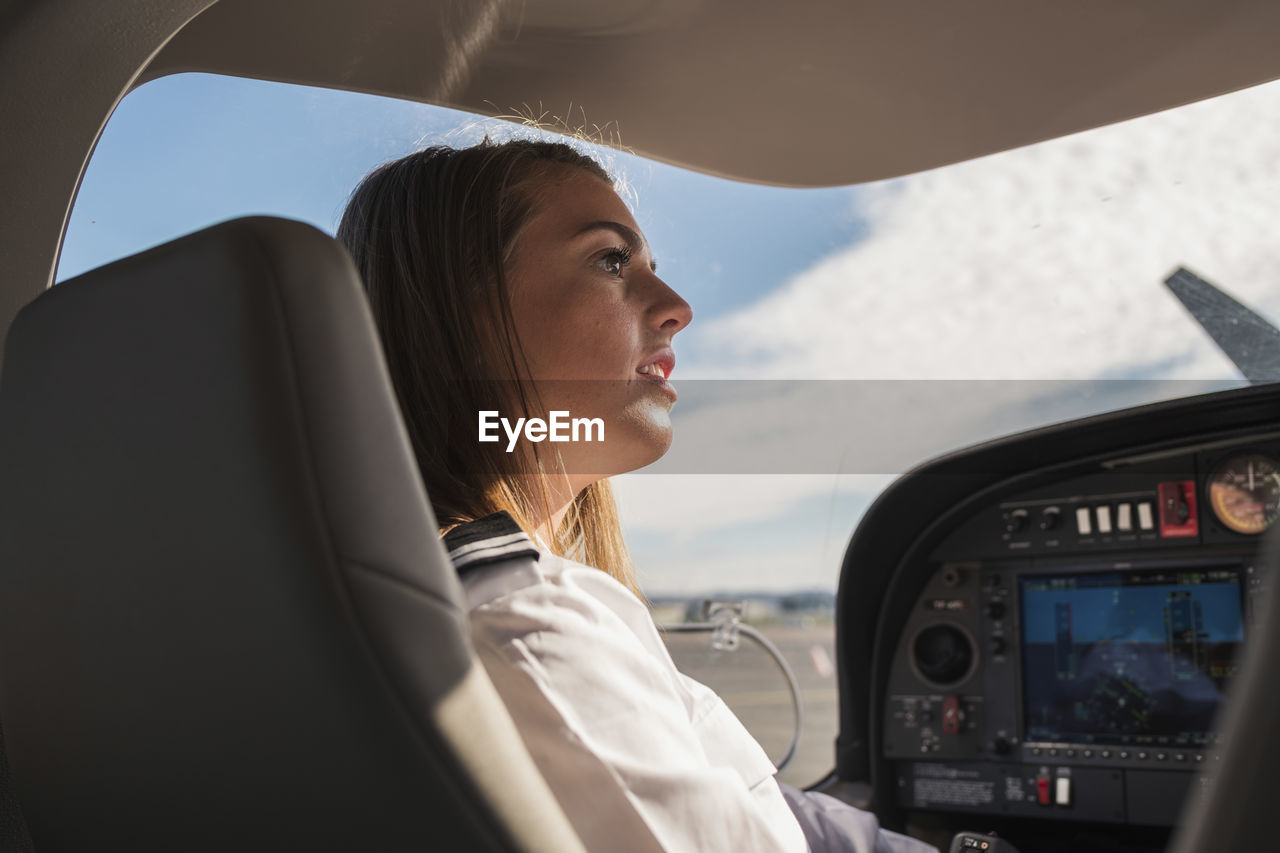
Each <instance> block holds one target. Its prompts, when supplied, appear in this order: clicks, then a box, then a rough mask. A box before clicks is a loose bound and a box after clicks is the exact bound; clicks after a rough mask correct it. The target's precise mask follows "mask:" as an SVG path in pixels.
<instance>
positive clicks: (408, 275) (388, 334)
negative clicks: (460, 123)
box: [337, 139, 639, 594]
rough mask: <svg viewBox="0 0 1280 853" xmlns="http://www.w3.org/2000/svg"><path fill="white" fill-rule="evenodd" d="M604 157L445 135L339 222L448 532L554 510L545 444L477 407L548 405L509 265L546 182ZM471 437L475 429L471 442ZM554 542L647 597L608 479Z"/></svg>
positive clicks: (582, 500)
mask: <svg viewBox="0 0 1280 853" xmlns="http://www.w3.org/2000/svg"><path fill="white" fill-rule="evenodd" d="M566 168H569V169H581V170H583V171H586V172H589V173H590V174H592V175H595V176H596V177H598V178H600V179H601V180H603V181H605V182H606V183H609V184H611V185H612V183H613V179H612V178H611V177H610V175H609V174H608V172H606V171H605V170H604V169H603V168H602V167H601V166H600V164H599V163H597V162H596V161H595V160H593V159H591V158H590V157H588V156H587V155H585V154H582V153H581V152H579V151H577V150H575V149H574V148H573V147H571V146H569V145H566V144H564V143H559V142H549V141H542V140H524V139H520V140H512V141H509V142H503V143H493V142H490V141H489V140H488V139H486V140H484V141H483V142H481V143H480V144H479V145H475V146H472V147H469V148H450V147H447V146H435V147H432V148H426V149H424V150H421V151H416V152H414V153H412V154H410V155H408V156H407V157H403V158H401V159H399V160H394V161H392V162H390V163H386V164H384V165H382V166H380V167H378V168H377V169H375V170H374V171H373V172H371V173H369V174H368V175H367V176H365V178H364V179H363V180H362V181H361V182H360V184H359V186H357V187H356V188H355V190H354V191H353V192H352V194H351V198H350V200H349V201H348V202H347V206H346V209H345V211H344V212H343V215H342V220H341V222H340V223H339V225H338V233H337V236H338V239H339V240H340V241H341V242H342V243H343V244H344V245H346V247H347V250H348V251H349V252H350V253H351V257H352V259H353V260H354V261H355V264H356V268H357V270H359V272H360V275H361V278H362V280H363V281H364V286H365V291H366V293H367V294H368V297H369V306H370V308H371V309H372V312H373V318H374V322H375V323H376V324H377V327H378V332H379V334H380V335H381V338H382V346H383V349H384V352H385V354H386V359H387V365H388V368H389V370H390V372H391V380H392V384H393V385H394V386H395V391H396V396H397V398H398V400H399V403H400V411H401V414H402V416H403V418H404V422H405V425H406V427H407V428H408V432H409V437H410V440H411V441H412V443H413V449H414V453H415V454H416V456H417V460H418V469H419V472H420V473H421V476H422V479H423V482H424V483H425V485H426V489H427V494H428V496H429V498H430V500H431V506H432V508H433V509H434V510H435V514H436V519H437V521H438V522H439V524H440V529H441V532H442V533H443V532H444V531H446V530H448V529H449V528H451V527H453V526H456V525H458V524H461V523H463V522H467V521H473V520H475V519H477V518H481V517H483V516H485V515H489V514H491V513H494V512H498V511H500V510H506V511H507V512H509V513H510V514H511V516H512V518H514V519H515V521H516V523H517V524H519V525H520V526H521V527H522V528H523V529H524V530H525V531H526V532H530V533H532V532H533V523H532V519H534V518H539V517H540V518H548V517H550V513H549V510H550V506H549V504H550V500H549V497H548V492H547V487H546V481H545V479H544V478H543V477H530V476H528V474H529V473H530V471H531V470H532V471H539V470H542V460H541V458H540V456H539V451H538V446H537V445H532V446H531V447H530V448H529V449H528V452H527V453H525V454H523V455H522V454H511V453H506V452H504V449H503V448H501V447H500V446H499V445H498V444H482V443H479V442H477V441H476V440H475V437H476V432H475V430H476V417H477V413H478V412H480V411H485V410H490V411H492V410H499V411H502V410H507V407H508V406H509V405H512V404H514V405H516V406H518V408H519V409H520V411H522V412H523V413H527V414H534V413H537V412H540V411H541V410H542V406H541V405H540V403H539V401H538V400H537V393H536V389H535V388H533V387H531V386H530V385H529V384H528V383H525V382H520V381H516V382H505V383H504V382H493V381H487V380H488V379H490V378H492V377H494V376H503V377H512V378H518V377H521V376H527V375H528V374H527V370H525V369H524V368H525V367H526V365H525V363H524V356H523V352H522V351H521V348H520V345H519V341H518V339H517V337H516V334H515V327H514V323H513V320H512V316H511V309H510V298H509V295H510V289H509V286H508V282H507V277H506V267H507V265H508V262H509V261H510V259H511V255H512V252H513V250H514V247H515V242H516V238H517V237H518V236H519V234H520V231H521V229H522V228H523V227H524V225H525V224H526V223H527V222H528V221H529V219H530V218H531V216H532V215H533V213H534V211H535V209H536V205H537V196H538V193H537V190H538V187H539V185H540V184H541V182H543V181H544V180H546V179H547V177H548V176H549V175H551V174H552V173H553V172H554V171H555V170H557V169H566ZM463 437H466V438H465V440H460V439H463ZM547 545H548V546H549V547H550V548H551V549H552V550H553V551H554V552H555V553H558V554H561V555H562V556H566V557H570V558H572V559H576V560H579V561H581V562H583V563H586V564H587V565H591V566H595V567H596V568H599V569H601V570H603V571H605V572H607V573H608V574H609V575H611V576H612V577H614V578H615V579H617V580H618V581H620V582H621V583H623V584H624V585H626V586H627V587H629V588H630V589H631V590H632V591H634V592H636V593H637V594H639V590H638V588H637V586H636V583H635V576H634V571H633V569H632V564H631V559H630V557H629V555H628V553H627V548H626V544H625V543H624V541H623V538H622V529H621V526H620V524H619V522H618V512H617V504H616V502H615V501H614V497H613V489H612V487H611V486H610V484H609V481H608V480H607V479H601V480H598V481H596V482H595V483H593V484H591V485H590V486H588V487H587V488H585V489H583V490H582V491H581V492H580V493H578V495H577V496H576V497H575V498H574V500H573V503H572V505H571V506H570V507H569V509H568V512H566V514H565V517H564V519H563V521H562V522H561V524H560V525H559V527H558V529H557V530H556V531H555V536H554V541H552V542H549V543H547Z"/></svg>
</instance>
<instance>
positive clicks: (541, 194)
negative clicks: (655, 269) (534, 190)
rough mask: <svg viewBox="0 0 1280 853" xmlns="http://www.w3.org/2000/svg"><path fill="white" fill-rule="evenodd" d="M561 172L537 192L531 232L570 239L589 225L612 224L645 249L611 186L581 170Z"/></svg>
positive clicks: (638, 230)
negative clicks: (627, 232) (561, 173)
mask: <svg viewBox="0 0 1280 853" xmlns="http://www.w3.org/2000/svg"><path fill="white" fill-rule="evenodd" d="M565 172H566V173H565V174H563V175H561V176H557V177H556V178H554V179H551V180H548V181H547V182H546V184H545V185H544V186H543V187H542V188H541V189H540V190H539V191H538V194H537V199H538V200H537V209H536V211H535V213H534V216H533V220H532V221H531V222H530V223H529V224H530V228H531V229H534V228H536V229H537V230H538V231H539V232H542V233H544V234H546V235H547V236H552V235H554V236H558V237H561V238H564V239H570V238H573V237H575V236H577V235H579V234H580V233H582V232H583V231H585V230H588V228H589V227H590V226H592V225H593V224H603V223H616V224H618V225H621V226H622V227H623V228H624V229H625V230H626V231H629V232H631V234H634V235H635V236H636V237H637V238H638V239H639V243H640V245H641V246H643V245H645V242H644V237H643V235H642V234H641V232H640V226H639V225H637V224H636V221H635V217H633V216H632V215H631V211H630V210H629V209H628V208H627V205H626V203H625V202H623V200H622V198H621V197H620V196H619V195H618V193H617V192H615V191H614V189H613V186H612V185H610V184H609V183H608V182H606V181H604V180H602V179H601V178H599V177H597V176H596V175H593V174H591V173H590V172H586V171H584V170H582V169H572V170H565ZM623 236H626V235H625V233H624V234H623Z"/></svg>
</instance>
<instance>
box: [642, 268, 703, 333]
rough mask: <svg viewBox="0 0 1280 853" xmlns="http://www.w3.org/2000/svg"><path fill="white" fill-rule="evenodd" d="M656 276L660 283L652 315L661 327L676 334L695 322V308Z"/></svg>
mask: <svg viewBox="0 0 1280 853" xmlns="http://www.w3.org/2000/svg"><path fill="white" fill-rule="evenodd" d="M654 278H655V280H656V281H657V283H658V296H657V298H656V299H655V300H654V304H653V308H652V310H651V313H650V316H651V317H653V318H654V320H655V324H656V325H657V327H658V328H659V329H662V330H664V331H668V332H670V333H671V334H673V335H674V334H675V333H676V332H678V331H680V330H681V329H683V328H684V327H685V326H687V325H689V324H690V323H691V322H693V308H692V307H690V305H689V303H688V302H685V301H684V299H683V298H681V296H680V294H678V293H676V292H675V291H674V290H672V289H671V287H670V286H668V285H667V283H666V282H665V281H663V280H662V279H660V278H658V277H657V276H654Z"/></svg>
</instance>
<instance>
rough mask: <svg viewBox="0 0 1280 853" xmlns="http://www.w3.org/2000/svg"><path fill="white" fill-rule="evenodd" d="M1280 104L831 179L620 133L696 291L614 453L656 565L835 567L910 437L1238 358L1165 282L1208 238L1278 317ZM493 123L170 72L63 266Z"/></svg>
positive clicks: (1214, 257)
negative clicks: (625, 456) (710, 167)
mask: <svg viewBox="0 0 1280 853" xmlns="http://www.w3.org/2000/svg"><path fill="white" fill-rule="evenodd" d="M1277 126H1280V85H1277V84H1274V83H1273V84H1268V85H1264V86H1261V87H1256V88H1253V89H1250V90H1245V91H1243V92H1239V93H1234V94H1230V95H1227V96H1223V97H1220V98H1216V99H1213V100H1210V101H1206V102H1201V103H1198V104H1191V105H1188V106H1186V107H1182V108H1179V109H1176V110H1171V111H1168V112H1164V113H1160V114H1156V115H1154V116H1148V117H1144V118H1140V119H1135V120H1132V121H1129V122H1123V123H1120V124H1116V125H1111V126H1109V127H1104V128H1100V129H1097V130H1094V131H1088V132H1085V133H1082V134H1077V135H1074V136H1071V137H1066V138H1063V139H1059V140H1052V141H1049V142H1046V143H1040V144H1037V145H1032V146H1028V147H1025V148H1021V149H1016V150H1013V151H1009V152H1003V153H1000V154H994V155H991V156H988V157H984V158H980V159H977V160H973V161H969V162H966V163H960V164H956V165H953V166H948V167H944V168H940V169H935V170H931V171H928V172H924V173H920V174H916V175H910V176H906V177H903V178H898V179H894V180H890V181H883V182H878V183H874V184H867V185H860V186H856V187H841V188H832V189H819V190H814V189H807V190H797V189H784V188H773V187H762V186H757V185H749V184H742V183H735V182H731V181H725V180H722V179H718V178H712V177H708V176H705V175H701V174H697V173H694V172H689V171H685V170H682V169H678V168H676V167H673V166H668V165H664V164H659V163H654V162H652V161H647V160H643V159H641V158H639V157H636V156H633V155H629V154H623V153H618V152H613V151H607V152H603V153H602V155H601V156H602V158H603V159H604V160H605V161H606V166H607V167H609V168H610V169H611V170H612V171H613V172H614V173H615V174H617V175H620V176H621V177H622V178H624V180H625V185H626V187H627V191H626V192H625V194H624V195H625V197H626V198H627V200H628V202H629V203H630V204H631V205H632V207H633V210H634V212H635V215H636V220H637V222H638V223H639V224H640V226H641V228H642V230H643V231H644V232H645V235H646V237H647V238H648V240H649V243H650V244H651V245H652V246H653V247H654V252H655V255H656V257H657V258H658V261H659V264H660V270H661V275H662V276H663V278H664V279H665V280H666V281H667V282H668V283H669V284H671V285H672V286H673V287H674V288H675V289H676V290H678V291H679V292H680V293H681V294H682V295H683V296H684V297H685V298H686V299H687V300H688V301H689V302H690V303H691V304H692V306H693V308H694V314H695V319H694V322H693V324H692V325H691V326H690V327H689V328H688V329H687V330H686V331H684V332H682V333H681V334H680V335H679V336H678V337H677V338H676V341H675V348H676V352H677V355H678V358H679V364H678V366H677V369H676V375H675V377H674V381H675V384H676V386H677V388H679V389H680V392H681V397H682V399H681V402H680V403H678V404H677V407H676V410H675V412H673V420H674V422H675V427H676V438H675V443H674V444H673V447H672V451H671V453H670V454H669V455H668V457H667V459H666V460H663V462H660V463H658V464H657V465H655V466H651V468H649V469H645V470H644V471H642V472H638V473H635V474H630V475H624V476H622V477H619V478H615V490H616V492H617V494H618V499H619V506H620V510H621V514H622V518H623V524H624V529H625V531H626V533H627V536H628V541H629V543H630V545H631V548H632V553H633V556H634V557H635V560H636V564H637V568H638V573H639V577H640V580H641V583H642V585H643V586H644V587H645V588H646V590H647V591H649V592H650V593H652V594H666V593H688V594H695V593H700V592H710V591H730V590H774V591H780V590H785V589H795V588H806V589H827V590H834V588H835V585H836V582H837V580H838V576H839V571H840V561H841V557H842V554H843V551H844V548H845V545H846V544H847V542H848V539H849V536H850V535H851V533H852V532H853V529H854V526H855V525H856V523H857V521H858V519H859V517H860V516H861V514H862V512H863V511H864V510H865V508H866V507H867V506H868V505H869V503H870V502H871V501H872V500H873V499H874V497H875V495H877V494H878V493H879V492H880V491H881V490H882V489H883V488H884V487H885V486H886V485H888V484H889V483H890V482H892V480H893V479H894V477H895V475H896V474H898V473H900V472H901V471H903V470H905V468H906V467H907V466H908V465H909V464H911V463H913V462H918V461H922V460H923V459H925V458H927V457H928V456H930V455H933V454H936V453H939V452H943V451H946V450H950V449H953V448H956V447H960V446H963V445H965V444H968V443H972V442H977V441H981V440H984V439H989V438H993V437H996V436H999V435H1003V434H1007V433H1010V432H1014V431H1018V430H1022V429H1026V428H1029V427H1032V426H1036V425H1040V424H1046V423H1051V422H1054V421H1057V420H1062V419H1066V418H1070V417H1076V416H1082V415H1087V414H1091V413H1095V412H1098V411H1104V410H1107V409H1113V408H1119V407H1122V406H1125V405H1131V404H1135V403H1139V402H1144V401H1149V400H1155V399H1162V398H1168V397H1173V396H1182V395H1184V394H1188V393H1194V392H1196V391H1201V390H1207V389H1210V388H1216V387H1227V386H1230V385H1236V384H1240V383H1241V381H1242V380H1241V377H1240V374H1239V372H1238V371H1237V370H1236V369H1235V368H1234V366H1233V365H1232V364H1231V363H1230V362H1229V361H1228V360H1227V359H1226V358H1225V357H1224V356H1223V355H1222V354H1221V353H1220V352H1219V351H1218V350H1217V348H1216V347H1215V346H1214V345H1213V343H1212V342H1211V341H1210V340H1209V338H1208V337H1207V336H1206V335H1205V334H1204V333H1203V332H1201V331H1200V330H1199V327H1198V326H1197V325H1196V324H1195V323H1194V321H1193V320H1192V319H1191V318H1190V316H1189V315H1188V314H1187V312H1186V311H1185V310H1184V309H1183V308H1182V307H1181V305H1180V304H1179V303H1178V302H1177V301H1176V300H1175V299H1174V298H1173V297H1172V296H1170V295H1169V293H1168V292H1167V291H1166V290H1165V288H1164V286H1163V284H1162V281H1163V279H1164V278H1165V277H1167V276H1168V275H1169V274H1170V273H1171V272H1172V271H1173V270H1174V269H1175V268H1177V267H1178V266H1180V265H1181V266H1186V267H1188V268H1189V269H1191V270H1192V271H1194V272H1196V273H1197V274H1199V275H1200V276H1202V277H1204V278H1207V279H1208V280H1210V281H1212V282H1214V283H1215V284H1217V285H1218V286H1220V287H1222V288H1223V289H1224V290H1226V291H1227V292H1228V293H1230V294H1232V295H1233V296H1235V297H1236V298H1237V299H1239V300H1241V301H1243V302H1245V303H1246V304H1248V305H1250V306H1251V307H1252V308H1253V309H1254V310H1256V311H1258V312H1259V313H1261V314H1262V315H1263V316H1264V317H1267V318H1268V319H1270V320H1271V321H1272V322H1273V323H1275V322H1276V321H1277V320H1280V287H1277V284H1278V283H1280V240H1277V239H1275V231H1276V229H1277V225H1278V223H1280V136H1277V135H1276V134H1274V133H1259V132H1258V129H1259V128H1274V127H1277ZM625 130H626V129H625V128H622V132H623V141H624V142H625V138H626V137H625ZM485 132H491V133H497V134H499V135H502V134H504V133H511V132H520V131H514V130H512V129H510V126H505V125H501V126H496V125H494V124H493V123H491V122H484V121H481V120H479V119H477V118H475V117H472V116H468V115H465V114H462V113H457V112H454V111H450V110H444V109H441V108H437V107H430V106H426V105H421V104H410V103H406V102H400V101H396V100H393V99H387V98H380V97H375V96H369V95H360V94H354V93H346V92H334V91H327V90H320V89H312V88H307V87H299V86H291V85H285V84H273V83H265V82H261V81H250V80H237V79H232V78H219V77H214V76H210V75H199V74H189V75H179V76H176V77H171V78H164V79H161V80H157V81H153V82H151V83H148V84H146V85H145V86H143V87H141V88H140V89H138V90H136V91H135V92H133V93H132V94H130V95H129V96H128V97H127V98H126V99H125V100H124V101H123V102H122V103H121V104H120V106H119V107H118V108H117V110H116V113H115V115H114V116H113V117H112V119H111V121H110V123H109V124H108V126H107V128H106V130H105V131H104V133H103V136H102V138H101V140H100V141H99V144H98V146H97V149H96V151H95V153H94V156H93V159H92V160H91V162H90V164H89V167H88V169H87V171H86V174H85V178H84V182H83V184H82V187H81V190H80V193H79V195H78V198H77V201H76V205H75V208H74V210H73V213H72V217H71V221H70V224H69V227H68V233H67V239H66V242H65V245H64V250H63V255H62V259H61V264H60V268H59V274H58V278H59V280H62V279H65V278H69V277H71V276H74V275H76V274H78V273H80V272H83V271H85V270H87V269H91V268H92V267H94V266H97V265H99V264H102V263H105V262H107V261H110V260H113V259H115V258H118V257H122V256H124V255H128V254H132V253H133V252H136V251H139V250H141V249H143V248H146V247H148V246H151V245H155V244H156V243H160V242H163V241H165V240H168V239H171V238H173V237H176V236H179V235H181V234H184V233H188V232H190V231H192V230H195V229H197V228H201V227H204V226H206V225H209V224H212V223H213V222H217V221H220V220H223V219H226V218H230V217H232V216H240V215H247V214H253V213H270V214H274V215H281V216H288V217H292V218H295V219H301V220H303V221H306V222H310V223H312V224H314V225H316V226H317V227H319V228H321V229H323V230H326V231H329V232H330V233H332V231H333V230H334V227H335V226H336V223H337V219H338V216H339V215H340V213H341V209H342V205H343V203H344V202H345V200H346V197H347V194H348V193H349V192H350V190H351V188H352V187H353V186H354V185H355V184H356V183H357V181H358V180H359V179H360V177H361V176H362V175H363V174H364V173H365V172H367V171H369V170H370V169H371V168H373V167H374V166H376V165H377V164H379V163H381V162H383V161H385V160H388V159H391V158H394V157H397V156H400V155H403V154H405V153H408V152H409V151H411V150H414V149H415V148H417V147H421V146H423V145H428V144H433V143H437V142H444V143H450V144H455V145H460V144H467V143H468V142H471V141H474V140H476V139H478V138H479V137H480V136H481V135H482V134H483V133H485ZM805 132H812V129H810V128H806V129H805ZM761 470H768V471H770V472H771V473H752V472H759V471H761Z"/></svg>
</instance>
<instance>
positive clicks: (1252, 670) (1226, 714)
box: [1169, 525, 1280, 853]
mask: <svg viewBox="0 0 1280 853" xmlns="http://www.w3.org/2000/svg"><path fill="white" fill-rule="evenodd" d="M1261 562H1262V566H1260V567H1259V568H1261V569H1262V571H1263V572H1264V573H1265V574H1264V575H1263V576H1264V577H1265V578H1266V582H1267V584H1268V586H1269V589H1268V590H1267V592H1266V594H1265V596H1264V599H1263V603H1262V606H1261V607H1260V608H1259V611H1260V612H1259V613H1257V614H1256V618H1255V620H1254V623H1255V624H1256V625H1257V626H1258V629H1257V630H1255V631H1254V632H1253V635H1252V636H1251V637H1250V638H1249V643H1248V647H1247V648H1246V649H1245V653H1244V655H1243V659H1242V660H1241V661H1240V668H1239V670H1238V671H1237V673H1236V676H1235V678H1234V679H1233V682H1232V685H1231V688H1230V690H1229V692H1228V695H1227V701H1226V704H1225V705H1224V706H1223V709H1222V711H1221V713H1220V714H1219V716H1218V720H1217V722H1216V723H1215V725H1214V728H1215V729H1216V730H1217V731H1220V732H1222V733H1223V734H1224V735H1225V742H1224V743H1223V745H1222V746H1221V747H1220V748H1219V749H1218V750H1217V752H1216V753H1215V756H1214V759H1215V760H1214V761H1213V762H1212V763H1211V766H1210V770H1209V772H1208V773H1207V774H1206V777H1205V779H1204V780H1203V782H1202V784H1201V786H1200V788H1199V789H1198V790H1197V792H1196V794H1195V795H1194V796H1192V797H1190V798H1188V801H1187V805H1186V807H1185V811H1184V814H1183V818H1182V821H1181V822H1180V824H1179V827H1178V831H1177V833H1176V834H1175V836H1174V839H1173V841H1172V843H1171V844H1170V845H1169V853H1203V851H1206V850H1212V851H1214V853H1253V851H1257V850H1275V849H1276V848H1277V845H1278V844H1280V842H1277V840H1276V839H1277V836H1280V826H1277V824H1276V804H1277V802H1278V800H1277V796H1276V783H1275V780H1274V779H1273V778H1272V777H1271V771H1272V770H1274V769H1276V768H1277V767H1280V723H1278V722H1277V719H1276V715H1277V711H1278V710H1280V677H1277V661H1280V594H1277V590H1276V586H1277V584H1278V583H1280V525H1277V526H1276V527H1275V529H1273V530H1272V531H1271V533H1270V534H1268V538H1267V540H1266V543H1265V545H1264V547H1263V549H1262V559H1261Z"/></svg>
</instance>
